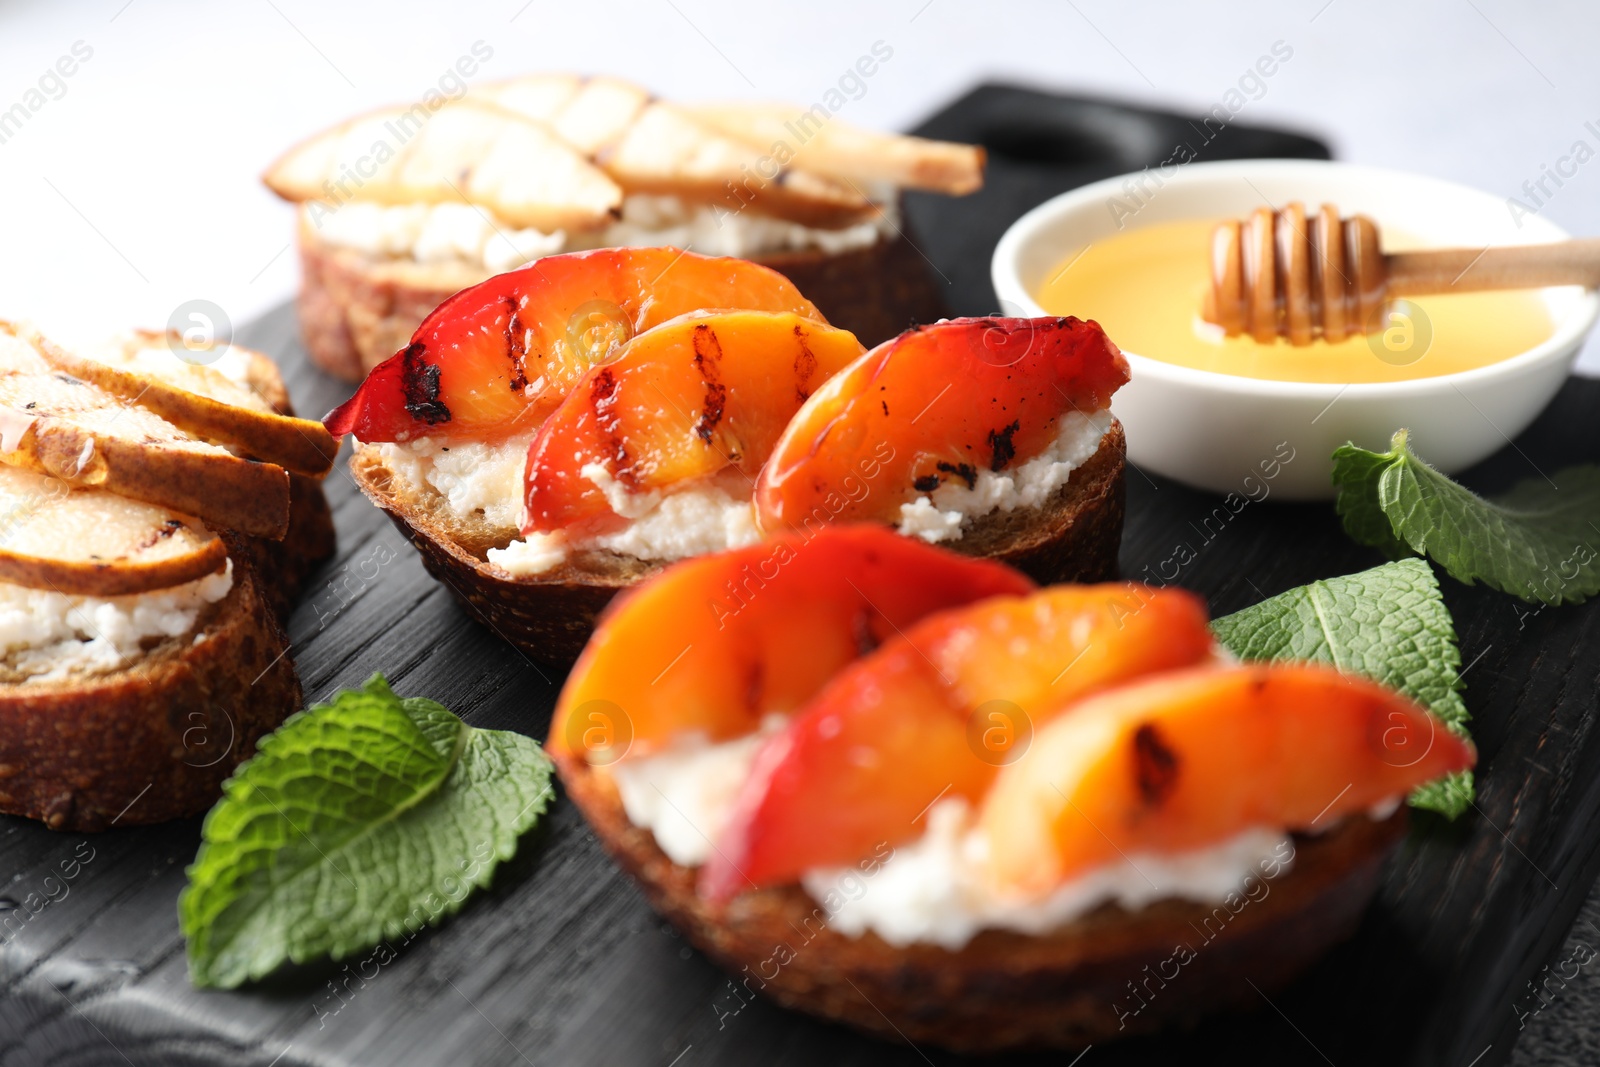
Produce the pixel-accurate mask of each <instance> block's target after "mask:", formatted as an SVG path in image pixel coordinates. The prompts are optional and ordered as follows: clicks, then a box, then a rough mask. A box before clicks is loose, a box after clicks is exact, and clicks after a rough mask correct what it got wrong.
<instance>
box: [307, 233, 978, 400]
mask: <svg viewBox="0 0 1600 1067" xmlns="http://www.w3.org/2000/svg"><path fill="white" fill-rule="evenodd" d="M297 234H298V237H297V240H298V243H299V248H300V275H301V281H300V294H299V297H298V299H297V307H298V310H299V315H300V330H301V335H302V337H303V339H304V341H305V345H306V350H307V351H308V352H310V353H311V358H312V360H313V361H314V362H315V363H316V364H317V366H319V367H321V368H322V369H323V370H325V371H327V372H328V373H329V374H331V375H333V376H334V377H336V378H343V379H345V380H346V381H360V380H361V379H362V378H364V377H365V376H366V374H367V372H368V371H370V370H371V369H372V368H373V367H375V366H377V365H378V364H379V363H381V362H383V361H384V360H386V359H388V358H389V357H390V356H392V355H394V354H395V353H396V352H398V351H400V350H401V349H403V348H405V347H406V345H407V344H409V343H410V342H411V335H412V333H413V332H414V331H415V330H416V328H417V327H418V326H419V325H421V323H422V320H423V319H424V318H426V317H427V315H428V313H429V312H431V311H432V310H433V309H434V308H436V307H438V306H439V305H440V304H442V303H443V302H444V301H445V300H446V299H448V298H449V297H451V296H453V295H454V294H455V293H457V292H459V291H460V290H462V289H465V288H467V287H468V286H470V285H476V284H478V283H479V282H481V281H484V280H485V279H487V278H489V277H490V276H491V273H490V272H489V271H488V270H485V269H481V268H470V267H467V266H466V265H464V264H459V263H446V264H423V263H417V262H415V261H413V260H409V259H385V258H381V257H376V256H369V255H366V254H365V253H362V252H357V251H353V250H351V249H348V248H338V247H335V246H333V245H330V244H327V243H326V242H324V241H322V239H321V238H320V237H319V236H318V234H317V231H316V228H315V227H314V226H312V225H311V224H310V223H309V222H307V221H306V220H305V218H304V217H303V216H302V218H301V220H300V224H299V227H298V230H297ZM749 258H751V259H753V260H755V261H756V262H757V263H763V264H765V265H767V266H769V267H772V268H773V269H775V270H777V271H778V272H779V273H781V274H784V275H786V276H787V277H788V278H789V280H790V281H792V282H794V284H795V286H796V287H797V288H798V289H799V290H800V291H801V292H803V293H805V294H806V296H807V297H808V298H809V299H810V300H811V302H812V303H814V304H816V306H817V307H818V308H819V309H820V310H821V311H822V313H823V314H824V315H826V316H827V318H828V321H829V322H830V323H832V324H833V325H834V326H838V327H839V328H841V329H845V330H849V331H850V332H851V333H853V334H855V335H856V337H857V338H858V339H859V340H860V341H861V343H862V344H864V345H866V346H867V347H869V348H870V347H872V346H873V345H876V344H878V343H880V342H882V341H887V340H888V339H889V338H891V337H893V336H895V335H896V334H898V333H900V332H901V331H902V330H904V329H905V328H906V327H908V326H910V325H912V324H914V323H926V322H934V321H937V320H938V319H940V318H942V317H944V316H945V315H946V314H947V313H948V309H947V308H946V306H945V303H944V297H943V295H942V293H941V292H940V289H939V286H938V285H937V284H936V283H935V282H934V281H933V279H932V278H931V277H930V276H929V274H928V265H927V263H926V262H925V261H924V260H923V258H922V254H921V253H919V252H918V251H917V250H916V247H915V246H914V245H913V244H912V239H911V238H908V237H906V236H905V234H904V233H903V232H901V233H897V234H896V235H895V236H894V237H893V238H892V239H889V240H886V241H879V242H877V243H875V244H872V245H868V246H867V247H865V248H858V249H853V250H851V251H848V252H843V253H840V254H838V255H827V254H825V253H823V252H820V251H817V250H814V249H813V250H806V251H797V252H782V253H777V254H773V255H767V256H751V257H749Z"/></svg>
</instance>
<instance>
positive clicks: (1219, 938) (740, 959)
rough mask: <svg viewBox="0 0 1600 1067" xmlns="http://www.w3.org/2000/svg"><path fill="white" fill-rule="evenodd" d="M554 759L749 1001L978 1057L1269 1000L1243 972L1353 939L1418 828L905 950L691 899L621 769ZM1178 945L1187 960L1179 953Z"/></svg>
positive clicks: (773, 907) (1305, 849) (642, 876)
mask: <svg viewBox="0 0 1600 1067" xmlns="http://www.w3.org/2000/svg"><path fill="white" fill-rule="evenodd" d="M557 768H558V770H559V772H560V775H561V780H562V783H563V784H564V785H565V787H566V790H567V794H568V795H569V796H570V797H571V798H572V800H573V801H574V802H575V803H576V804H577V805H578V807H579V809H580V810H582V812H583V814H584V816H585V818H587V819H588V821H589V825H590V827H591V828H592V829H593V830H594V833H595V836H596V837H598V838H599V839H600V842H601V844H602V845H604V847H605V848H606V850H607V851H608V852H609V853H610V854H611V855H612V856H613V857H614V858H615V859H616V860H617V862H618V863H619V864H620V865H621V866H622V867H623V869H624V870H626V871H627V872H628V873H629V874H631V875H632V876H633V877H634V878H635V879H636V880H637V881H638V882H639V884H640V886H641V887H642V888H643V889H644V893H645V896H646V898H647V899H648V900H649V901H650V904H651V906H652V907H654V908H655V909H656V910H657V911H658V912H660V913H661V914H662V915H663V916H665V917H666V918H667V919H669V920H670V921H671V922H672V923H673V925H674V926H676V927H678V929H680V930H681V931H683V933H684V934H685V935H686V936H687V937H688V938H689V940H690V941H692V942H693V943H694V944H695V945H696V946H697V947H698V948H699V949H700V950H701V951H703V952H705V953H706V954H707V955H708V956H710V957H711V958H713V959H714V960H716V961H717V962H718V963H720V964H721V965H722V966H723V967H724V968H725V969H727V970H728V971H729V972H730V973H731V974H732V975H733V977H734V982H735V983H736V984H737V985H738V986H740V987H741V988H738V989H737V990H736V992H737V993H738V994H739V995H740V996H741V997H743V998H745V999H748V998H749V997H750V996H751V995H752V994H753V993H756V992H760V993H764V994H765V995H767V996H769V997H771V998H772V999H774V1000H776V1001H777V1002H778V1003H780V1004H783V1005H785V1006H786V1007H790V1008H795V1009H797V1010H800V1011H804V1012H808V1013H810V1014H812V1015H817V1016H821V1017H822V1018H825V1019H830V1020H833V1021H836V1022H843V1023H847V1024H849V1025H851V1026H854V1027H856V1028H858V1029H861V1030H865V1031H867V1032H868V1033H871V1034H875V1035H877V1036H879V1037H882V1038H885V1039H887V1040H889V1041H896V1042H898V1041H903V1040H909V1041H911V1042H913V1043H915V1044H919V1045H920V1044H930V1045H938V1046H940V1047H943V1048H948V1049H952V1050H955V1051H958V1052H969V1053H982V1052H997V1051H1000V1050H1008V1049H1019V1048H1061V1049H1077V1048H1083V1047H1086V1046H1088V1045H1090V1044H1097V1043H1099V1042H1102V1041H1107V1040H1111V1039H1113V1038H1116V1037H1119V1036H1128V1035H1131V1034H1140V1033H1149V1032H1153V1031H1155V1030H1159V1029H1164V1028H1168V1027H1173V1026H1184V1025H1192V1024H1193V1023H1195V1022H1196V1021H1198V1020H1199V1019H1200V1018H1201V1017H1202V1016H1204V1015H1207V1014H1210V1013H1213V1012H1217V1011H1225V1010H1234V1009H1240V1008H1247V1007H1257V1006H1259V1004H1260V994H1259V993H1257V992H1256V991H1255V990H1253V989H1252V988H1251V987H1250V985H1249V984H1247V983H1246V982H1245V981H1244V980H1243V978H1242V977H1241V976H1248V977H1249V979H1250V981H1251V982H1254V983H1255V985H1256V986H1257V987H1258V988H1259V989H1260V990H1261V991H1263V992H1266V993H1271V992H1272V991H1273V990H1275V989H1278V988H1280V987H1282V986H1283V985H1285V984H1287V983H1288V982H1289V981H1290V980H1292V979H1293V978H1294V977H1295V976H1296V975H1297V974H1299V973H1300V972H1302V971H1303V970H1305V968H1306V967H1308V966H1309V965H1310V964H1311V963H1312V962H1314V961H1315V960H1316V959H1317V958H1318V957H1320V956H1321V955H1322V954H1323V953H1324V952H1326V951H1327V950H1328V949H1329V948H1331V947H1332V946H1333V945H1335V944H1337V943H1339V942H1340V941H1343V940H1345V939H1347V938H1348V937H1349V936H1350V935H1351V934H1353V933H1354V932H1355V929H1356V927H1357V926H1358V925H1359V923H1360V920H1361V915H1362V913H1363V912H1364V911H1365V909H1366V907H1367V904H1368V903H1369V902H1370V900H1371V898H1372V896H1373V893H1374V892H1375V891H1376V888H1377V883H1378V875H1379V871H1380V868H1381V866H1382V864H1383V861H1384V859H1385V858H1386V857H1387V855H1388V854H1389V852H1390V851H1391V850H1392V848H1393V847H1394V846H1395V845H1396V844H1397V843H1398V841H1399V840H1400V838H1401V837H1402V836H1403V835H1404V833H1405V827H1406V814H1405V809H1404V808H1403V807H1402V808H1400V809H1398V810H1397V811H1396V812H1395V813H1394V814H1393V815H1391V816H1389V817H1388V818H1386V819H1384V820H1382V821H1374V820H1371V819H1368V818H1365V817H1362V816H1356V817H1353V818H1350V819H1347V820H1346V821H1345V822H1343V823H1342V824H1340V825H1339V826H1338V827H1336V828H1335V829H1333V830H1331V831H1329V832H1328V833H1326V834H1322V835H1320V836H1316V837H1302V836H1298V835H1297V836H1296V837H1295V839H1294V843H1295V858H1294V864H1293V866H1292V867H1291V868H1290V869H1289V871H1287V872H1286V873H1283V874H1280V875H1278V877H1276V878H1274V879H1271V880H1270V881H1262V882H1261V884H1262V885H1265V886H1267V887H1268V888H1267V890H1266V892H1265V894H1264V895H1262V896H1260V897H1259V898H1255V899H1252V900H1250V902H1249V903H1247V904H1245V905H1244V906H1242V907H1241V908H1240V909H1239V910H1238V911H1237V912H1231V910H1230V909H1227V908H1224V907H1221V906H1220V905H1219V906H1208V905H1204V904H1198V903H1195V902H1191V901H1183V900H1163V901H1158V902H1157V903H1155V904H1153V905H1151V906H1149V907H1147V908H1144V909H1142V910H1140V911H1137V912H1128V911H1125V910H1123V909H1122V908H1121V907H1119V906H1116V905H1111V904H1108V905H1105V906H1102V907H1100V908H1098V909H1097V910H1095V911H1093V912H1091V913H1089V914H1088V915H1085V916H1082V917H1081V918H1079V919H1077V920H1074V921H1073V922H1071V923H1068V924H1067V925H1065V926H1063V927H1061V928H1060V929H1057V930H1055V931H1053V932H1051V933H1049V934H1047V935H1043V936H1037V937H1034V936H1027V935H1024V934H1019V933H1014V932H1011V931H1004V930H984V931H981V932H980V933H979V934H978V935H977V936H975V937H974V938H973V939H972V940H971V941H970V942H968V943H967V944H966V945H965V946H964V947H963V948H961V949H960V950H958V951H950V950H948V949H944V948H940V947H938V946H936V945H930V944H916V945H910V946H907V947H905V948H896V947H894V946H892V945H889V944H888V943H887V942H885V941H883V940H882V939H881V938H879V937H878V936H877V935H876V934H874V933H868V934H866V935H865V936H863V937H860V938H852V937H848V936H846V935H844V934H842V933H838V932H836V931H834V930H833V929H831V928H830V927H829V926H828V925H827V912H826V910H824V909H822V908H821V907H820V906H819V905H818V903H817V902H816V901H814V900H812V899H811V898H810V897H809V896H808V895H807V894H806V893H805V892H804V891H803V890H801V889H800V888H799V887H797V886H786V887H781V888H776V889H762V890H755V891H751V892H747V893H744V894H742V895H741V896H739V897H736V898H735V899H734V900H733V901H732V902H731V903H730V904H729V905H728V906H727V908H726V910H725V911H721V912H718V911H717V910H715V909H713V908H711V907H710V906H709V905H707V904H706V903H705V902H704V901H703V900H701V898H700V897H699V896H697V895H696V893H695V890H694V882H695V875H696V872H695V871H694V870H691V869H690V868H687V867H681V866H679V865H677V864H675V863H673V862H672V861H671V860H669V859H668V858H667V857H666V855H665V854H664V853H663V852H662V851H661V850H660V849H659V848H658V847H656V843H655V839H654V837H653V836H652V835H651V833H650V831H648V830H646V829H642V828H640V827H637V826H634V825H633V824H632V823H630V822H629V821H628V818H627V814H626V813H625V812H624V810H623V808H622V804H621V801H620V799H619V798H618V796H617V792H616V788H615V786H614V785H613V784H612V782H611V779H610V778H609V777H608V776H606V775H605V774H604V773H603V772H597V771H595V770H593V769H592V768H590V767H589V766H588V765H586V764H584V763H582V762H580V761H576V760H574V759H572V758H571V757H570V756H561V757H558V758H557ZM865 881H866V886H867V888H866V892H869V893H870V892H871V891H872V889H871V877H870V875H868V876H866V879H865ZM1217 908H1221V912H1222V914H1223V915H1224V916H1227V918H1226V919H1225V920H1224V919H1218V918H1217V917H1216V914H1215V911H1216V909H1217ZM1208 920H1209V923H1208ZM1208 934H1210V938H1208V936H1207V935H1208ZM1180 945H1181V946H1186V947H1187V948H1189V950H1190V954H1191V958H1189V959H1188V960H1187V961H1186V962H1183V963H1181V964H1178V963H1176V962H1175V956H1176V950H1177V947H1178V946H1180ZM1147 967H1148V968H1149V970H1146V968H1147ZM1174 971H1176V976H1175V977H1174V974H1173V972H1174ZM1152 975H1155V976H1156V977H1151V976H1152ZM1161 975H1165V976H1166V978H1165V980H1163V978H1162V977H1160V976H1161ZM1136 991H1137V993H1138V996H1135V992H1136ZM1141 1004H1142V1005H1143V1007H1140V1005H1141ZM1119 1008H1120V1010H1119ZM1135 1009H1138V1010H1137V1011H1135Z"/></svg>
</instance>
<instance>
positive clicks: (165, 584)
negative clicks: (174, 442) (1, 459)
mask: <svg viewBox="0 0 1600 1067" xmlns="http://www.w3.org/2000/svg"><path fill="white" fill-rule="evenodd" d="M0 516H3V518H0V581H5V582H12V583H14V584H16V585H26V586H29V587H30V588H34V589H53V590H55V591H56V592H58V593H73V594H82V595H87V596H123V595H125V594H129V593H146V592H149V591H151V590H153V589H167V588H170V587H172V586H175V585H181V584H183V583H184V582H192V581H194V580H195V579H196V578H203V577H205V576H206V575H208V574H210V573H212V572H213V571H217V570H221V569H222V567H223V565H224V564H225V563H227V560H228V550H227V547H226V546H225V545H224V544H223V542H222V538H220V537H218V536H217V535H216V534H214V533H212V532H211V531H210V530H208V529H206V528H205V526H204V525H203V524H202V523H201V522H200V520H199V519H196V518H194V517H193V516H190V515H181V514H178V513H177V512H174V511H171V510H170V509H168V508H163V507H158V506H156V505H155V504H146V503H144V502H143V501H140V500H130V499H128V498H127V497H121V496H117V495H116V494H115V493H108V492H106V491H105V490H103V489H73V488H71V487H70V486H68V485H67V484H66V483H65V482H63V481H61V480H59V479H57V478H52V477H50V476H49V475H46V474H35V473H34V472H32V471H27V470H23V469H22V468H20V467H6V466H0Z"/></svg>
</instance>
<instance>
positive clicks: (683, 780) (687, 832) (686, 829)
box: [609, 715, 786, 867]
mask: <svg viewBox="0 0 1600 1067" xmlns="http://www.w3.org/2000/svg"><path fill="white" fill-rule="evenodd" d="M785 721H786V720H785V718H784V717H783V716H782V715H768V716H767V717H766V720H765V721H764V722H763V723H762V727H761V729H760V730H758V731H757V732H756V733H753V734H750V735H749V736H747V737H740V738H736V739H735V740H732V741H724V742H722V743H721V744H713V743H711V742H710V741H707V740H706V739H705V738H704V737H689V738H683V739H680V740H679V741H678V743H677V744H675V745H674V746H673V747H672V748H671V749H670V750H669V751H666V752H662V753H659V754H657V755H655V756H644V757H638V758H634V759H622V760H619V761H617V762H616V763H613V764H611V765H610V767H609V771H610V773H611V780H612V781H613V782H615V783H616V785H617V792H618V794H620V795H621V797H622V807H623V810H625V811H626V812H627V813H628V821H629V822H631V823H633V824H634V825H635V826H645V827H648V828H649V829H650V832H651V833H652V834H654V835H655V839H656V844H657V845H658V846H659V847H660V849H661V851H662V852H665V853H666V854H667V858H668V859H670V860H672V862H673V863H677V864H680V865H682V866H684V867H698V866H699V865H700V864H702V863H704V862H706V860H708V859H710V858H711V853H712V850H713V848H714V847H715V846H714V845H713V842H715V841H716V839H717V838H718V837H719V836H720V835H721V833H722V831H723V830H724V829H725V828H726V827H727V822H728V817H729V815H730V814H731V813H732V810H733V802H734V801H735V800H736V799H737V798H738V796H739V789H740V787H741V786H743V785H744V780H745V779H746V778H748V777H749V776H750V763H751V761H752V760H754V759H755V756H756V750H757V749H758V748H760V747H761V743H762V742H763V741H765V740H766V739H767V737H768V736H769V735H770V734H772V733H774V732H776V731H777V730H780V729H782V728H783V724H784V722H785Z"/></svg>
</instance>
